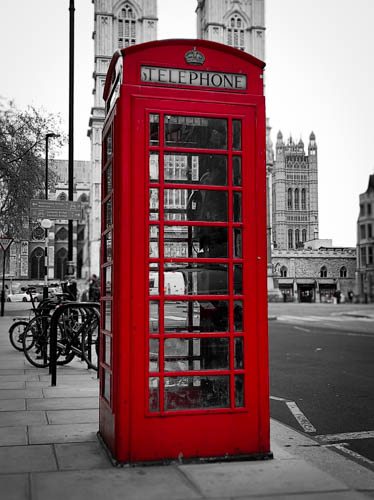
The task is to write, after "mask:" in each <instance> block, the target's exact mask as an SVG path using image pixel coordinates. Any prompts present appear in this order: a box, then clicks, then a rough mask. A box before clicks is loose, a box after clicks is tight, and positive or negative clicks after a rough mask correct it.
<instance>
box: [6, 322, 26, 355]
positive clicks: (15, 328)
mask: <svg viewBox="0 0 374 500" xmlns="http://www.w3.org/2000/svg"><path fill="white" fill-rule="evenodd" d="M28 324H29V322H28V321H16V322H15V323H13V325H12V326H11V327H10V328H9V340H10V343H11V344H12V346H13V347H14V349H17V351H23V347H22V338H23V333H24V331H25V329H26V327H27V325H28Z"/></svg>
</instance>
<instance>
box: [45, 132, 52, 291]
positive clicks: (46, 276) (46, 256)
mask: <svg viewBox="0 0 374 500" xmlns="http://www.w3.org/2000/svg"><path fill="white" fill-rule="evenodd" d="M51 135H52V134H46V136H45V199H46V200H48V139H49V138H50V137H51ZM43 299H48V229H47V228H45V229H44V287H43Z"/></svg>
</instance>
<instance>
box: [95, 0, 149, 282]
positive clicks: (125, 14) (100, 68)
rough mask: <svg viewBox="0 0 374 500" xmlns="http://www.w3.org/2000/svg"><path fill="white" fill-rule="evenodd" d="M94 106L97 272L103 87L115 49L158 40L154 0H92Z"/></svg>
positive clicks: (96, 265)
mask: <svg viewBox="0 0 374 500" xmlns="http://www.w3.org/2000/svg"><path fill="white" fill-rule="evenodd" d="M93 3H94V5H95V8H94V16H95V24H94V32H93V35H92V37H93V39H94V58H95V60H94V73H93V79H94V89H93V95H94V105H93V107H92V109H91V117H90V121H89V130H88V136H89V137H90V139H91V164H92V185H91V195H90V199H91V214H90V243H89V247H90V260H91V261H90V268H91V270H92V272H94V273H95V274H99V268H100V234H101V223H100V216H101V205H100V203H101V135H102V128H103V124H104V119H105V110H104V100H103V90H104V85H105V78H106V73H107V70H108V67H109V64H110V61H111V59H112V56H113V54H114V52H115V51H116V50H118V49H119V48H123V47H128V46H130V45H135V44H137V43H142V42H149V41H151V40H156V39H157V21H158V19H157V0H122V1H121V0H93Z"/></svg>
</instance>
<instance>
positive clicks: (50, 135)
mask: <svg viewBox="0 0 374 500" xmlns="http://www.w3.org/2000/svg"><path fill="white" fill-rule="evenodd" d="M56 137H60V134H54V133H53V132H49V133H48V134H46V135H45V199H46V200H48V141H49V139H51V138H56ZM42 227H43V228H44V236H45V244H44V287H43V299H47V298H48V229H49V228H50V227H51V221H50V220H49V219H43V221H42Z"/></svg>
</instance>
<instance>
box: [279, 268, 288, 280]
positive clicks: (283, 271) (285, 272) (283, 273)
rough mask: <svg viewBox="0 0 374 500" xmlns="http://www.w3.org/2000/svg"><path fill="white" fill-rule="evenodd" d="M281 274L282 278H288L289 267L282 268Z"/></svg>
mask: <svg viewBox="0 0 374 500" xmlns="http://www.w3.org/2000/svg"><path fill="white" fill-rule="evenodd" d="M280 273H281V277H282V278H287V267H286V266H282V267H281V268H280Z"/></svg>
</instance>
